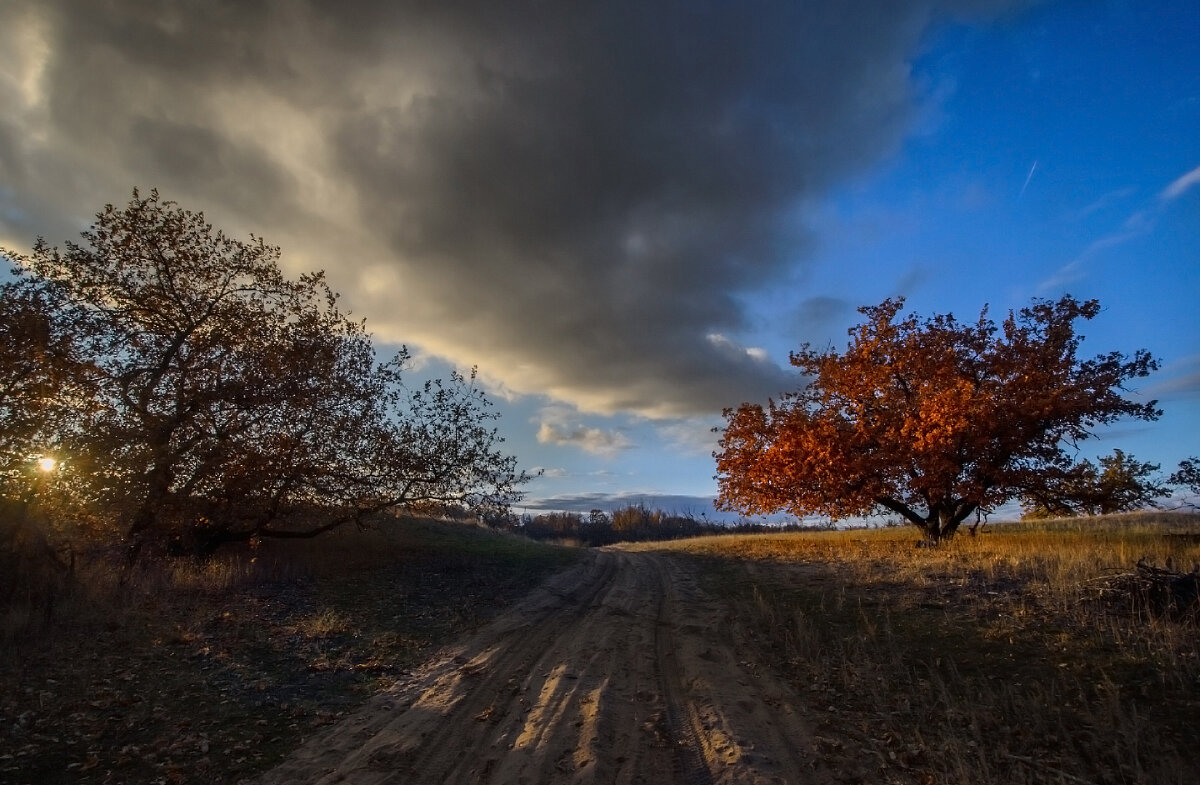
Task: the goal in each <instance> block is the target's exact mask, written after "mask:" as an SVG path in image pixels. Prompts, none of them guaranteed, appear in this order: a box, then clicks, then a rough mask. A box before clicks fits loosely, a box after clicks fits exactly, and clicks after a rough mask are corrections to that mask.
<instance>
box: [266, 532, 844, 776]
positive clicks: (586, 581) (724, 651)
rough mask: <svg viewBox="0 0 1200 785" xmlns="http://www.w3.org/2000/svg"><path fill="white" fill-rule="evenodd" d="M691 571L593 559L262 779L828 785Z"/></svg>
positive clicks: (801, 723) (669, 561) (793, 714)
mask: <svg viewBox="0 0 1200 785" xmlns="http://www.w3.org/2000/svg"><path fill="white" fill-rule="evenodd" d="M696 569H697V567H696V566H695V563H694V562H691V561H688V560H685V559H678V558H672V557H669V556H664V555H662V554H655V553H629V552H623V551H619V550H609V551H599V552H596V551H593V552H589V554H588V556H587V558H586V559H585V560H584V562H583V563H581V564H580V565H579V566H577V567H575V568H572V569H571V570H568V571H567V572H564V573H562V574H560V575H558V576H556V577H555V578H553V579H551V580H550V581H549V582H547V583H546V584H545V585H543V586H542V587H541V588H539V589H538V590H536V591H535V592H533V593H532V594H531V595H530V596H529V597H527V598H526V599H525V600H523V601H522V602H521V603H519V604H518V605H517V606H515V607H514V608H513V609H511V610H510V611H509V612H507V613H506V614H504V615H503V616H501V617H500V618H498V619H497V620H495V621H494V622H492V623H491V624H489V625H488V626H487V627H485V628H483V629H482V630H480V631H479V632H478V633H477V634H475V635H474V636H472V637H471V638H470V639H468V640H466V641H464V642H463V643H462V644H460V645H458V646H456V647H452V648H450V649H448V650H445V651H443V652H442V653H441V654H440V655H438V656H436V657H434V658H433V659H432V660H430V661H429V662H427V663H426V664H425V665H424V666H422V667H421V668H419V669H418V670H416V671H414V672H413V673H412V674H411V675H410V676H409V677H408V678H405V679H403V680H402V681H401V682H399V683H398V684H397V685H396V686H395V687H394V688H392V689H391V690H389V691H387V692H385V693H383V694H381V695H379V696H377V697H376V698H374V699H372V700H371V701H370V702H369V703H368V704H367V705H366V706H365V707H364V708H363V709H362V710H361V711H359V712H358V713H356V714H355V715H353V716H351V717H349V718H347V719H346V720H345V721H343V722H342V723H340V724H338V725H335V726H333V727H331V728H329V729H326V731H324V732H323V733H321V734H320V735H318V736H316V737H314V738H312V739H310V740H309V741H308V742H307V743H306V744H305V745H304V746H303V747H301V748H300V750H298V751H297V752H296V753H295V754H294V755H293V756H292V757H291V758H290V759H288V760H287V761H285V762H284V763H283V764H282V765H280V766H278V767H277V768H275V769H273V770H272V771H270V772H268V773H267V774H266V775H265V776H264V777H263V778H262V779H261V783H262V785H283V783H314V784H315V783H320V784H321V785H327V784H329V783H354V785H374V784H376V783H379V784H382V783H388V784H389V785H401V783H403V785H435V784H436V785H458V784H459V783H462V784H464V785H465V784H466V783H470V784H471V785H476V784H487V783H495V784H496V785H500V784H501V783H503V784H504V785H521V784H522V783H529V784H530V785H533V784H534V783H653V784H654V785H667V784H668V783H688V784H689V785H691V784H692V783H695V784H697V785H699V784H704V785H725V784H726V783H739V784H741V783H810V782H821V781H827V780H828V777H827V776H824V775H827V774H828V771H827V770H823V767H822V766H821V765H820V764H819V763H818V762H817V761H816V758H815V754H814V752H813V750H812V747H811V746H810V743H809V739H811V736H812V734H811V732H810V729H809V726H808V724H807V723H806V721H805V720H804V717H803V716H802V713H801V712H799V711H797V709H796V703H795V700H794V697H793V696H792V695H791V693H790V691H788V690H787V689H786V688H785V687H784V686H783V685H782V684H780V683H779V682H777V681H776V680H775V679H774V678H773V677H772V675H771V674H770V670H769V669H768V668H766V667H762V666H761V665H759V664H756V662H755V660H754V655H753V653H752V652H748V651H747V650H746V648H745V647H744V646H742V645H741V644H740V643H739V641H737V640H736V636H735V635H734V634H733V633H732V632H731V624H730V619H729V612H728V610H727V609H725V608H724V607H723V606H722V605H721V604H720V603H718V602H715V601H714V600H713V599H712V598H710V597H709V596H708V595H706V594H705V593H704V592H703V591H702V590H701V589H700V587H699V585H698V582H697V579H696V575H695V572H694V571H695V570H696Z"/></svg>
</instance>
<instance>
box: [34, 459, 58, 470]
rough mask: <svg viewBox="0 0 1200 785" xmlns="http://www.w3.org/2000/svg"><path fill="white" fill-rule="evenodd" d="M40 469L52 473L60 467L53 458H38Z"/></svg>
mask: <svg viewBox="0 0 1200 785" xmlns="http://www.w3.org/2000/svg"><path fill="white" fill-rule="evenodd" d="M37 464H38V468H39V469H41V470H42V471H44V472H52V471H54V469H55V468H56V467H57V466H58V461H56V460H55V459H53V458H38V462H37Z"/></svg>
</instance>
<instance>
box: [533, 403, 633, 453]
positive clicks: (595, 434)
mask: <svg viewBox="0 0 1200 785" xmlns="http://www.w3.org/2000/svg"><path fill="white" fill-rule="evenodd" d="M539 419H540V422H539V424H538V430H537V440H538V443H539V444H549V445H554V446H557V447H578V448H579V449H581V450H583V451H584V452H587V453H590V454H592V455H601V456H604V457H609V458H611V457H613V456H615V455H617V454H618V453H621V452H624V451H625V450H629V449H632V448H633V447H634V443H633V441H632V440H631V439H630V438H629V437H628V436H626V435H625V434H624V433H622V432H621V431H619V430H604V429H603V428H594V427H592V426H589V425H584V424H582V423H579V422H576V421H574V420H573V419H572V418H571V416H570V413H569V411H568V410H567V409H566V408H565V407H559V406H548V407H546V408H545V409H543V410H542V413H541V416H540V418H539Z"/></svg>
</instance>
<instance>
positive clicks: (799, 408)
mask: <svg viewBox="0 0 1200 785" xmlns="http://www.w3.org/2000/svg"><path fill="white" fill-rule="evenodd" d="M902 306H903V300H891V299H889V300H886V301H884V302H883V303H882V304H880V305H878V306H871V307H865V308H861V309H860V312H861V313H862V314H864V315H865V316H866V317H867V320H866V322H865V323H864V324H862V325H860V326H858V327H856V328H854V329H853V330H851V331H850V336H851V341H850V344H849V346H848V347H847V348H846V351H845V352H844V353H837V352H834V351H826V352H819V351H816V350H814V349H813V348H812V347H811V346H809V345H807V344H806V345H805V346H804V347H802V348H801V350H800V351H798V352H795V353H793V354H792V357H791V360H792V364H793V365H795V366H796V367H797V368H799V369H801V371H802V372H803V373H804V374H805V376H806V377H807V378H808V379H809V380H810V381H809V383H808V384H807V385H806V386H805V387H803V388H802V389H800V390H799V391H797V392H793V393H787V394H785V395H784V396H783V398H782V400H781V401H779V402H775V401H769V402H768V404H767V406H766V407H763V406H761V405H759V404H752V403H745V404H742V405H741V406H740V407H739V408H737V409H736V410H734V409H731V410H727V411H726V413H725V416H726V419H727V425H726V428H725V432H724V436H723V438H722V440H721V443H720V451H719V452H717V453H716V455H715V457H716V459H717V471H718V481H719V484H720V503H721V504H722V506H723V507H724V508H725V509H729V510H737V511H740V512H743V513H747V514H761V513H768V512H776V511H788V512H791V513H793V514H796V515H808V514H822V515H828V516H830V517H832V518H835V519H837V518H844V517H848V516H854V515H865V514H868V513H870V512H872V511H873V510H875V509H877V508H884V509H887V510H890V511H892V512H896V513H898V514H900V515H903V516H904V517H905V518H906V519H907V520H908V521H910V522H911V523H913V524H915V525H917V526H919V527H920V528H921V529H922V530H924V531H925V533H926V535H927V536H928V537H929V538H930V539H933V540H937V539H940V538H942V537H946V536H949V535H952V534H953V533H954V531H955V530H956V529H957V528H958V525H959V524H960V523H961V522H962V521H963V520H965V519H966V518H967V516H969V515H971V514H972V513H974V512H975V511H976V510H981V509H983V510H986V509H989V508H992V507H994V506H996V505H998V504H1001V503H1002V502H1004V501H1006V500H1008V499H1010V498H1012V497H1014V496H1018V495H1021V494H1023V493H1026V492H1028V491H1029V490H1030V489H1033V488H1036V487H1039V486H1040V485H1041V484H1043V483H1045V482H1047V481H1049V480H1051V479H1053V478H1054V477H1055V476H1056V475H1057V474H1059V473H1062V472H1065V471H1067V470H1069V468H1070V466H1071V462H1070V459H1069V457H1068V456H1067V454H1066V452H1065V451H1064V449H1063V444H1064V443H1074V442H1078V441H1079V440H1082V439H1085V438H1087V437H1088V436H1089V435H1090V429H1091V428H1092V427H1094V426H1096V425H1098V424H1106V423H1111V422H1114V421H1115V420H1117V419H1119V418H1121V417H1136V418H1140V419H1146V420H1153V419H1156V418H1157V417H1158V416H1159V414H1160V412H1159V411H1158V410H1157V409H1156V408H1155V403H1156V402H1153V401H1152V402H1150V403H1147V404H1139V403H1134V402H1132V401H1129V400H1126V399H1125V398H1123V397H1122V396H1121V392H1122V391H1123V390H1124V387H1123V386H1122V385H1123V383H1124V382H1125V381H1126V380H1128V379H1132V378H1137V377H1143V376H1146V375H1147V374H1148V373H1149V372H1150V371H1152V370H1154V369H1155V368H1156V367H1157V363H1156V361H1155V360H1154V359H1153V358H1152V357H1151V356H1150V355H1149V354H1148V353H1147V352H1145V351H1138V352H1137V353H1136V354H1134V356H1133V357H1126V356H1125V355H1122V354H1121V353H1119V352H1111V353H1109V354H1104V355H1100V356H1097V357H1095V358H1093V359H1090V360H1080V359H1079V358H1078V357H1077V356H1076V352H1077V349H1078V347H1079V342H1080V340H1081V336H1078V335H1077V334H1076V332H1075V322H1076V321H1077V320H1079V319H1084V320H1088V319H1092V318H1093V317H1095V316H1096V315H1097V314H1098V313H1099V312H1100V305H1099V303H1098V302H1096V301H1094V300H1091V301H1086V302H1080V301H1078V300H1076V299H1074V298H1072V297H1069V296H1067V297H1063V298H1062V299H1061V300H1059V301H1058V302H1047V301H1040V300H1038V301H1034V303H1033V304H1032V305H1031V306H1030V307H1028V308H1024V309H1022V310H1021V311H1020V312H1018V313H1015V314H1014V313H1010V314H1009V316H1008V318H1007V319H1006V320H1005V321H1004V322H1003V323H1002V324H1001V325H999V326H997V325H996V324H995V323H994V322H993V321H992V320H990V319H989V318H988V317H987V309H986V308H985V309H984V311H983V313H981V314H980V317H979V320H978V321H977V322H976V323H974V324H965V323H960V322H958V321H957V320H955V318H954V317H953V315H949V314H947V315H937V316H934V317H932V318H929V319H924V320H922V319H919V318H918V317H917V316H915V315H910V316H908V317H906V318H903V319H901V318H899V312H900V310H901V308H902Z"/></svg>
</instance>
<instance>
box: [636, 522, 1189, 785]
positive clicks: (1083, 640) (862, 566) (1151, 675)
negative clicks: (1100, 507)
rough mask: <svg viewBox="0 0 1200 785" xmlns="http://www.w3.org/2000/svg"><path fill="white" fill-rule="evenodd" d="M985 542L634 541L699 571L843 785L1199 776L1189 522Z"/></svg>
mask: <svg viewBox="0 0 1200 785" xmlns="http://www.w3.org/2000/svg"><path fill="white" fill-rule="evenodd" d="M982 531H983V533H981V534H979V535H978V536H975V537H968V536H961V535H960V536H959V537H956V538H954V539H953V540H952V541H949V542H946V543H943V544H942V545H941V546H939V547H937V548H914V547H913V534H912V531H911V530H907V531H906V530H905V529H903V528H891V529H879V530H851V531H836V532H805V533H790V534H782V535H778V536H772V535H755V536H746V537H737V536H735V537H721V538H715V537H714V538H703V539H695V540H685V541H678V542H674V543H669V544H665V543H664V544H658V545H641V546H628V547H642V548H666V549H670V550H671V551H672V552H676V553H679V554H685V555H687V556H688V557H691V558H697V559H702V560H704V564H705V574H706V575H707V576H708V588H709V589H710V590H711V591H713V592H714V593H716V594H717V595H719V596H721V597H723V598H724V599H725V600H726V601H727V602H728V603H729V605H730V613H729V619H730V623H731V624H733V625H735V626H736V627H737V634H739V635H740V636H742V638H743V640H745V641H746V644H747V646H748V647H751V648H752V649H753V650H754V651H756V652H758V653H759V655H760V656H761V657H762V658H763V660H764V661H767V662H772V663H775V664H776V667H777V668H778V669H779V670H780V671H781V672H782V674H783V675H785V676H786V677H787V678H788V679H789V681H790V682H791V684H792V685H793V686H794V688H795V689H796V690H797V692H798V693H799V694H800V696H801V697H802V698H807V701H808V703H809V705H810V706H811V707H812V709H813V710H814V714H815V716H816V720H815V722H816V726H817V728H816V729H817V735H818V742H819V743H820V745H821V748H822V750H823V752H824V753H825V754H826V755H827V756H829V758H830V760H831V761H838V760H839V757H840V758H842V760H841V761H840V763H838V764H836V765H833V766H832V767H833V768H834V769H835V770H839V771H842V772H843V776H844V779H845V781H847V782H872V783H875V782H898V783H920V784H921V785H927V784H928V783H959V782H961V783H968V782H970V783H997V785H999V783H1064V784H1065V783H1085V782H1086V783H1147V784H1148V783H1189V782H1194V781H1195V777H1196V773H1197V772H1200V750H1198V749H1197V748H1196V745H1195V737H1196V718H1197V717H1200V634H1198V633H1200V601H1198V600H1197V597H1196V592H1197V590H1198V589H1200V515H1196V514H1186V513H1158V514H1131V515H1118V516H1105V517H1094V518H1086V519H1070V520H1054V521H1040V522H1027V523H1014V524H1002V525H993V526H988V527H986V528H985V529H983V530H982ZM1139 563H1140V569H1139ZM1167 586H1170V587H1173V588H1169V589H1168V588H1164V587H1167ZM862 748H866V749H868V750H871V751H872V752H873V753H874V755H873V757H870V758H869V759H866V760H863V759H862V758H861V756H860V755H858V754H854V755H851V754H850V752H849V751H850V750H852V749H853V750H855V751H857V750H860V749H862Z"/></svg>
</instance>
